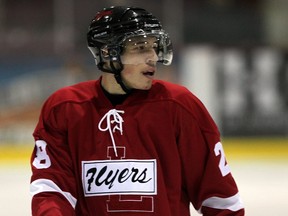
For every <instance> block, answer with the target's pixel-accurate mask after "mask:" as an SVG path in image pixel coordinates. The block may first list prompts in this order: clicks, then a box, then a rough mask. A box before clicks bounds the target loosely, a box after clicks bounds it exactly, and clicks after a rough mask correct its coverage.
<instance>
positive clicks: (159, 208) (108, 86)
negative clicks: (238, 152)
mask: <svg viewBox="0 0 288 216" xmlns="http://www.w3.org/2000/svg"><path fill="white" fill-rule="evenodd" d="M87 39H88V47H89V49H90V50H91V52H92V54H93V56H94V58H95V61H96V64H97V66H98V68H99V69H100V70H101V71H103V73H102V76H101V77H100V78H99V80H95V81H87V82H83V83H79V84H76V85H73V86H70V87H65V88H62V89H60V90H58V91H56V92H55V93H54V94H52V95H51V96H50V97H49V98H48V100H47V101H46V102H45V104H44V106H43V108H42V111H41V115H40V118H39V122H38V125H37V127H36V129H35V131H34V134H33V135H34V138H35V148H34V151H33V154H32V157H31V167H32V172H33V174H32V177H31V194H32V195H33V198H32V214H33V215H35V216H40V215H41V216H48V215H49V216H52V215H53V216H60V215H61V216H70V215H79V216H88V215H89V216H92V215H93V216H96V215H97V216H107V215H115V216H116V215H117V216H124V215H125V216H129V215H133V216H144V215H146V216H148V215H150V216H152V215H155V216H156V215H157V216H188V215H190V211H189V205H190V203H192V204H193V206H194V208H195V209H197V210H198V211H199V212H200V213H202V214H203V215H206V216H208V215H210V216H212V215H213V216H215V215H222V216H224V215H233V216H242V215H244V209H243V205H242V202H241V200H240V196H239V193H238V189H237V186H236V183H235V181H234V179H233V177H232V175H231V172H230V169H229V165H228V164H227V163H226V159H225V155H224V151H223V146H222V144H221V141H220V135H219V132H218V130H217V127H216V125H215V123H214V121H213V120H212V118H211V117H210V115H209V113H208V112H207V110H206V109H205V107H204V106H203V104H202V103H201V102H200V101H199V100H198V99H197V98H196V97H195V96H194V95H193V94H192V93H191V92H189V91H188V90H187V89H186V88H184V87H182V86H179V85H176V84H172V83H168V82H164V81H160V80H155V79H154V75H155V73H156V63H157V62H160V63H163V64H164V65H169V64H170V63H171V61H172V44H171V41H170V38H169V36H168V34H167V33H166V32H165V31H164V30H163V29H162V26H161V24H160V23H159V21H158V20H157V19H156V18H155V17H154V16H153V15H152V14H151V13H149V12H147V11H146V10H144V9H141V8H135V7H119V6H118V7H111V8H106V9H103V10H102V11H100V12H98V13H97V14H96V16H95V17H94V19H93V20H92V22H91V24H90V26H89V30H88V34H87ZM200 72H201V71H200Z"/></svg>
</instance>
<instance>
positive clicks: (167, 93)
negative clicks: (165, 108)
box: [154, 80, 198, 101]
mask: <svg viewBox="0 0 288 216" xmlns="http://www.w3.org/2000/svg"><path fill="white" fill-rule="evenodd" d="M154 91H155V92H156V93H157V94H158V95H161V96H162V97H164V98H167V99H171V100H175V101H182V100H187V99H188V100H193V101H194V100H196V101H198V98H197V97H196V96H195V95H194V94H193V93H192V92H191V91H190V90H188V89H187V88H186V87H185V86H182V85H180V84H176V83H171V82H167V81H162V80H156V81H155V82H154Z"/></svg>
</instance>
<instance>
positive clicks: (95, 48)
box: [87, 6, 173, 74]
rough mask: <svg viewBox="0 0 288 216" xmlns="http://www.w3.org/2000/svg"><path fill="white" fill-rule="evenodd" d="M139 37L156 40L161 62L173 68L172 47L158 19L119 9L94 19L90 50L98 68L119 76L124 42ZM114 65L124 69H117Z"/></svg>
mask: <svg viewBox="0 0 288 216" xmlns="http://www.w3.org/2000/svg"><path fill="white" fill-rule="evenodd" d="M136 36H154V37H156V39H157V43H158V44H157V45H158V48H157V50H156V52H157V55H158V62H161V63H163V64H164V65H170V64H171V62H172V58H173V51H172V43H171V40H170V38H169V36H168V34H167V33H166V32H165V31H164V30H163V29H162V25H161V24H160V22H159V21H158V19H157V18H156V17H154V16H153V15H152V14H151V13H149V12H147V11H146V10H144V9H142V8H138V7H123V6H115V7H110V8H104V9H103V10H102V11H99V12H98V13H97V14H96V16H95V17H94V18H93V19H92V21H91V23H90V26H89V29H88V33H87V41H88V48H89V49H90V51H91V52H92V54H93V56H94V58H95V62H96V65H97V66H98V68H99V69H100V70H102V71H106V72H111V73H114V74H119V73H120V72H121V70H122V69H123V64H122V62H121V57H120V56H121V53H122V51H123V49H124V46H123V44H124V42H125V41H126V40H127V39H129V38H132V37H136ZM104 49H105V52H102V50H104ZM104 60H106V62H107V60H108V61H110V64H111V66H112V69H111V70H107V69H104V68H103V64H104ZM113 62H114V63H118V65H120V66H121V68H120V69H115V68H114V67H113Z"/></svg>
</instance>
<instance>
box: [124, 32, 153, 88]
mask: <svg viewBox="0 0 288 216" xmlns="http://www.w3.org/2000/svg"><path fill="white" fill-rule="evenodd" d="M156 50H157V40H156V38H155V37H143V36H141V37H134V38H131V39H129V40H127V41H126V43H125V46H124V52H123V55H122V56H121V61H122V63H123V65H124V69H123V71H122V72H121V75H122V80H123V82H124V84H125V85H126V86H127V87H128V88H133V89H140V90H148V89H150V88H151V86H152V80H153V78H154V75H155V73H156V63H157V61H158V56H157V54H156Z"/></svg>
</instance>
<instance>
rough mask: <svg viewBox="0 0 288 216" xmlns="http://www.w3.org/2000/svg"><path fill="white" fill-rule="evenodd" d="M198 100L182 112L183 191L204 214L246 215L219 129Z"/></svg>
mask: <svg viewBox="0 0 288 216" xmlns="http://www.w3.org/2000/svg"><path fill="white" fill-rule="evenodd" d="M198 103H199V104H198ZM198 103H197V104H196V105H195V104H192V105H191V107H190V110H193V113H192V114H191V112H190V111H189V110H188V109H187V110H188V111H186V110H182V112H181V119H182V121H181V130H180V134H179V152H180V154H181V159H182V166H183V179H184V182H185V185H184V188H183V190H185V191H184V193H187V196H188V197H189V201H190V202H192V204H193V206H194V208H195V209H196V210H198V211H199V212H201V213H202V214H203V215H205V216H217V215H221V216H225V215H226V216H228V215H233V216H243V215H244V208H243V204H242V202H241V199H240V196H239V192H238V189H237V185H236V183H235V181H234V179H233V177H232V175H231V171H230V168H229V165H228V164H227V162H226V158H225V153H224V149H223V146H222V144H221V142H220V135H219V132H218V129H217V127H216V125H215V123H214V121H213V120H212V118H211V117H210V115H209V113H208V112H207V110H206V109H205V107H204V106H203V105H202V104H201V102H198Z"/></svg>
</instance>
